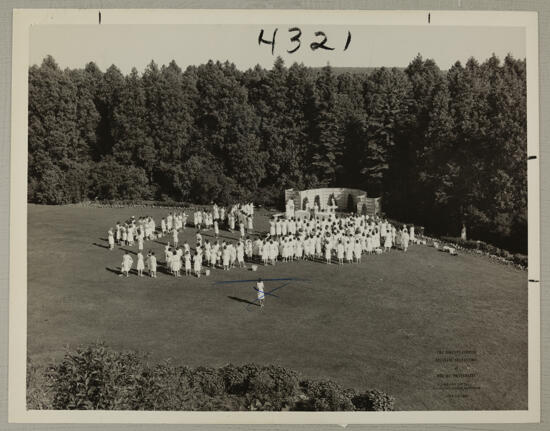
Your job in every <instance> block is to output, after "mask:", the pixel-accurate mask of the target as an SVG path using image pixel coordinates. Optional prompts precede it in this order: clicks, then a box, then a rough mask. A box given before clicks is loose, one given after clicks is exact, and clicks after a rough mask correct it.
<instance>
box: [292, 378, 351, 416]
mask: <svg viewBox="0 0 550 431" xmlns="http://www.w3.org/2000/svg"><path fill="white" fill-rule="evenodd" d="M300 386H301V388H302V391H303V392H304V395H305V396H306V399H304V400H302V401H301V402H298V403H297V406H296V410H306V411H349V410H355V406H354V405H353V403H352V402H351V399H350V396H349V395H351V393H350V392H348V391H345V390H344V388H343V387H342V386H340V385H339V384H337V383H335V382H333V381H330V380H319V381H315V380H304V381H302V382H301V383H300Z"/></svg>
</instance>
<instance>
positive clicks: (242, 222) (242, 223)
mask: <svg viewBox="0 0 550 431" xmlns="http://www.w3.org/2000/svg"><path fill="white" fill-rule="evenodd" d="M239 233H240V234H241V240H243V239H244V221H243V220H242V219H241V220H239Z"/></svg>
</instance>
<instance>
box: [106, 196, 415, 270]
mask: <svg viewBox="0 0 550 431" xmlns="http://www.w3.org/2000/svg"><path fill="white" fill-rule="evenodd" d="M252 213H253V205H251V204H247V205H246V206H242V205H234V206H232V207H230V208H229V210H228V211H225V209H224V208H223V207H222V208H221V209H220V207H217V206H216V205H214V207H213V209H212V212H211V213H210V212H206V211H196V212H195V213H194V225H195V227H196V228H197V232H196V237H195V249H194V251H193V250H192V249H191V246H190V245H189V244H188V243H187V242H184V244H183V245H181V246H180V244H179V238H178V235H177V232H179V230H180V229H185V225H186V215H185V213H184V212H176V213H174V214H169V215H168V216H167V217H166V219H163V220H162V222H161V230H160V232H159V233H158V235H159V236H162V235H166V234H168V233H169V232H171V234H172V237H171V238H172V241H169V242H168V244H167V245H166V246H165V250H164V266H165V269H166V271H167V272H169V273H171V274H173V275H174V276H176V277H179V276H181V275H182V273H185V274H186V275H190V274H194V275H196V276H197V277H200V275H201V273H202V270H203V267H207V268H222V269H223V270H229V269H230V268H234V267H241V268H242V267H245V266H246V263H245V262H251V263H263V264H264V265H275V264H276V262H277V261H280V262H288V261H293V260H302V259H306V260H323V261H325V262H326V263H327V264H331V263H333V261H334V260H336V262H337V263H338V264H340V265H341V264H344V262H348V263H352V262H356V263H358V262H360V261H361V256H362V255H363V254H374V253H376V254H380V253H382V252H384V251H385V252H388V251H390V250H391V249H392V248H393V247H396V248H399V249H401V250H403V251H405V252H406V251H407V249H408V247H409V243H410V242H411V241H413V242H414V241H415V232H414V226H410V227H407V226H402V227H401V228H397V227H396V226H395V225H392V224H391V223H389V222H388V221H387V220H385V219H382V218H380V217H377V216H369V215H348V216H344V217H337V216H336V214H330V215H329V216H328V217H318V218H312V219H302V218H294V217H291V218H289V219H287V218H284V217H273V218H272V219H271V220H270V228H269V233H264V234H263V235H261V234H260V235H259V236H257V237H256V239H254V240H253V239H252V238H251V236H250V234H251V233H252V226H253V223H252V222H249V219H251V218H252ZM205 214H207V215H206V217H205ZM209 214H211V215H212V217H216V216H217V218H213V223H212V224H211V225H210V224H209V223H208V222H206V223H204V220H205V219H209V217H210V215H209ZM232 220H235V221H236V223H238V224H239V230H240V234H241V238H240V240H237V241H236V242H235V243H233V242H231V241H220V240H219V239H218V235H219V227H218V229H216V225H218V226H219V224H221V223H226V225H227V228H228V229H229V230H234V229H235V225H234V224H233V222H232ZM151 221H152V218H151V217H143V218H140V219H138V220H137V221H136V220H135V219H134V218H132V219H131V220H130V221H129V222H127V223H126V225H127V227H126V230H128V229H130V230H131V231H132V232H135V233H136V238H137V241H138V253H137V263H136V269H137V273H138V275H139V276H143V271H144V269H145V268H146V267H147V269H148V271H149V275H150V276H151V277H156V272H157V258H156V256H155V253H154V252H153V251H149V252H148V253H147V256H146V258H144V256H143V239H144V238H148V239H150V238H153V237H154V235H155V234H154V232H153V233H152V234H151V233H150V234H149V236H147V233H146V232H147V227H148V226H152V225H153V224H154V221H153V222H152V223H153V224H152V223H151ZM245 223H246V225H245ZM164 225H165V226H166V229H163V226H164ZM119 226H120V224H119V223H117V228H116V229H117V231H118V228H119ZM210 228H212V229H214V236H215V237H216V240H215V241H212V242H210V240H208V239H207V240H204V239H203V236H202V234H201V231H202V230H203V229H210ZM174 232H175V234H174ZM111 235H112V230H110V231H109V244H110V247H111V245H112V243H111ZM116 237H117V238H118V234H117V235H116ZM128 238H129V237H128V236H127V237H126V241H128ZM121 241H122V242H123V241H124V235H122V236H121ZM126 244H127V245H132V244H130V243H126ZM132 266H133V258H132V257H131V256H130V255H129V253H128V252H126V253H125V255H124V257H123V262H122V265H121V267H122V274H121V275H126V276H128V274H129V272H130V270H131V268H132Z"/></svg>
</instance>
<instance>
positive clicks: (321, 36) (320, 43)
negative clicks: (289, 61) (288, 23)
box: [258, 27, 351, 55]
mask: <svg viewBox="0 0 550 431" xmlns="http://www.w3.org/2000/svg"><path fill="white" fill-rule="evenodd" d="M278 30H279V29H278V28H276V29H275V30H273V36H272V37H271V40H267V39H264V29H261V30H260V34H259V35H258V45H262V43H263V44H266V45H271V54H272V55H273V54H274V53H275V41H276V38H277V31H278ZM288 32H289V33H293V34H292V35H291V36H290V37H289V39H290V42H291V43H292V44H294V47H292V49H287V51H286V52H288V53H289V54H293V53H295V52H296V51H298V50H299V49H300V47H301V46H302V39H301V38H302V30H300V29H299V28H298V27H292V28H289V29H288ZM315 37H316V38H317V40H315V41H313V42H311V43H310V44H309V47H310V49H311V50H312V51H316V50H318V49H324V50H327V51H334V48H333V47H330V46H328V45H327V42H328V38H327V35H326V34H325V32H324V31H316V32H315ZM350 42H351V32H350V31H349V30H348V36H347V38H346V43H345V44H344V49H343V51H345V50H346V49H348V47H349V44H350Z"/></svg>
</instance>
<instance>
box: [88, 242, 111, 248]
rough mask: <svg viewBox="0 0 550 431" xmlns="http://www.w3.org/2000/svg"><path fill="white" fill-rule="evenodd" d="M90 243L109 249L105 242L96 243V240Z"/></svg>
mask: <svg viewBox="0 0 550 431" xmlns="http://www.w3.org/2000/svg"><path fill="white" fill-rule="evenodd" d="M92 245H95V246H96V247H101V248H106V249H109V246H108V245H105V244H98V243H97V242H93V243H92Z"/></svg>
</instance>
